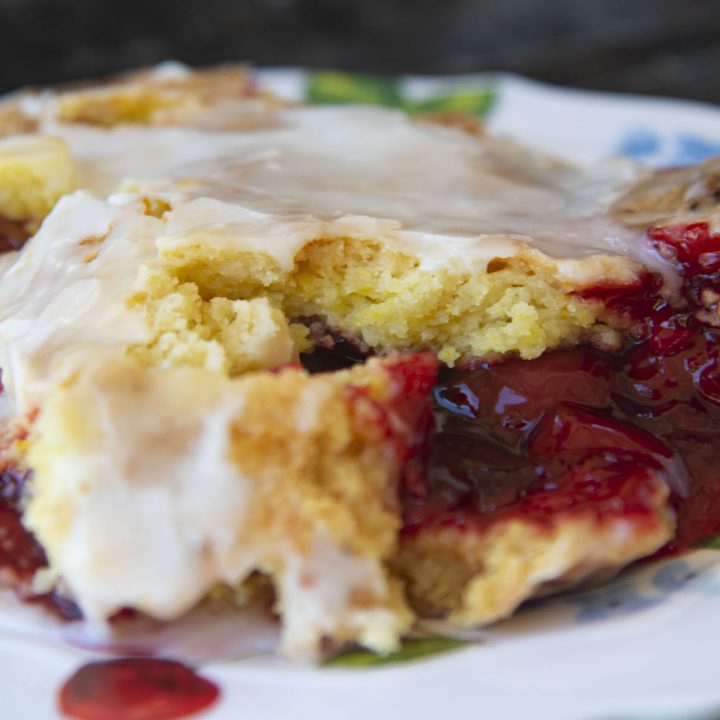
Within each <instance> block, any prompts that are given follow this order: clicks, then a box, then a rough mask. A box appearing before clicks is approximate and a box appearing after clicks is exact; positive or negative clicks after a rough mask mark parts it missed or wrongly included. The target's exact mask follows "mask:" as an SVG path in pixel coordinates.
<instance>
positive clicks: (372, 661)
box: [324, 637, 468, 668]
mask: <svg viewBox="0 0 720 720" xmlns="http://www.w3.org/2000/svg"><path fill="white" fill-rule="evenodd" d="M466 645H468V642H467V641H466V640H456V639H454V638H446V637H424V638H411V639H409V640H405V642H403V644H402V647H401V648H400V649H399V650H397V651H396V652H393V653H389V654H388V655H376V654H375V653H372V652H370V651H369V650H347V651H346V652H342V653H340V654H339V655H335V656H334V657H331V658H330V659H329V660H326V661H325V663H324V665H325V667H340V668H365V667H378V666H381V665H392V664H394V663H403V662H409V661H411V660H421V659H422V658H427V657H432V656H433V655H441V654H442V653H447V652H451V651H452V650H457V649H459V648H461V647H464V646H466Z"/></svg>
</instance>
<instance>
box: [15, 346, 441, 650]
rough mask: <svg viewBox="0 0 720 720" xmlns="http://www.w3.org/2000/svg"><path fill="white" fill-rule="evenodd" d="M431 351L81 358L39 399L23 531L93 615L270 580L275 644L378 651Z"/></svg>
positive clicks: (393, 620) (164, 607)
mask: <svg viewBox="0 0 720 720" xmlns="http://www.w3.org/2000/svg"><path fill="white" fill-rule="evenodd" d="M435 367H436V362H435V360H434V358H433V357H432V356H430V355H415V356H409V357H407V358H401V357H388V358H387V359H384V360H373V361H370V362H369V363H368V364H367V365H364V366H358V367H357V368H354V369H352V370H348V371H344V372H339V373H333V374H321V375H314V376H309V375H308V374H307V373H306V372H305V371H303V370H301V369H295V368H288V369H285V370H281V371H279V372H277V373H275V374H269V373H266V374H252V373H251V374H247V375H244V376H243V377H241V378H238V379H234V380H229V379H226V378H224V377H223V376H222V375H220V374H217V373H213V372H208V371H205V370H197V369H173V370H148V369H146V368H143V367H142V366H140V365H139V364H137V363H136V362H134V361H133V360H128V359H126V360H117V359H112V358H107V357H103V356H101V355H100V356H98V357H95V358H88V359H87V360H86V362H85V363H84V364H83V371H82V372H81V373H78V374H77V375H76V376H75V377H73V378H72V379H70V380H68V381H67V382H65V383H64V384H63V385H61V386H59V387H57V388H56V389H54V390H53V391H52V392H50V393H49V394H48V396H47V397H46V398H45V400H44V402H43V407H42V411H41V413H40V416H39V419H38V420H37V422H36V423H35V425H34V427H33V430H32V433H31V436H30V439H29V441H28V443H29V452H28V454H27V460H28V463H29V464H30V466H31V467H32V469H33V473H34V478H33V481H32V494H31V500H30V503H29V506H28V508H27V511H26V514H25V521H26V523H27V525H28V527H29V528H30V529H31V530H32V531H33V532H34V533H35V535H36V537H37V538H38V540H39V541H40V542H41V544H42V546H43V547H44V548H45V550H46V552H47V554H48V558H49V561H50V564H51V566H52V568H53V570H54V571H55V572H56V573H57V574H58V575H59V576H60V577H61V578H62V580H63V583H64V585H65V586H66V587H67V588H68V589H69V591H70V593H71V596H72V597H73V598H74V599H75V601H76V602H77V603H78V604H79V605H80V607H81V608H82V610H83V612H84V613H85V614H86V616H87V617H88V618H89V619H91V620H95V621H98V620H106V619H108V618H110V617H111V616H112V615H114V614H115V613H116V612H117V611H119V610H121V609H122V608H125V607H131V608H134V609H136V610H138V611H141V612H143V613H146V614H148V615H150V616H152V617H156V618H161V619H165V620H170V619H174V618H177V617H179V616H181V615H182V614H183V613H184V612H186V611H187V610H189V609H191V608H192V607H193V606H194V605H195V604H197V603H198V602H199V601H200V600H201V599H202V598H203V597H204V596H205V595H206V594H207V593H208V592H209V591H210V590H211V589H212V588H213V587H215V586H216V585H217V584H218V583H224V584H227V585H230V586H239V585H240V584H241V583H242V582H243V581H244V580H245V579H247V578H249V577H250V576H251V574H253V573H257V572H260V573H263V574H266V575H268V576H270V578H271V579H272V582H273V584H274V587H275V589H276V592H277V611H278V613H279V614H280V616H281V618H282V621H283V641H282V650H283V651H284V652H285V653H287V654H289V655H294V656H315V655H317V654H318V653H319V651H320V650H321V648H324V649H325V650H327V648H328V644H329V646H331V647H333V646H334V647H337V646H338V645H342V644H343V643H345V642H356V643H360V644H363V645H365V646H366V647H369V648H372V649H374V650H378V651H380V652H387V651H388V650H391V649H393V648H394V647H396V646H397V643H398V641H399V638H400V637H401V636H402V634H403V633H405V632H406V631H407V630H408V628H409V627H410V623H411V621H412V617H413V616H412V614H411V613H410V611H409V610H408V608H407V606H406V604H405V601H404V599H403V594H402V591H401V588H400V586H399V584H398V583H397V581H396V580H395V579H393V578H392V577H391V576H390V574H389V572H388V570H387V568H386V563H387V562H388V560H389V559H390V558H391V557H392V556H393V554H394V552H395V550H396V547H397V536H398V531H399V529H400V516H399V505H398V483H399V477H400V473H401V470H402V467H403V463H404V462H405V460H406V459H407V458H408V456H409V455H410V454H411V451H412V448H413V446H414V444H415V443H417V441H418V440H419V439H420V438H421V437H422V434H423V433H424V431H425V429H426V426H427V422H426V420H427V413H428V411H429V408H428V403H427V396H428V392H429V390H430V388H431V387H432V384H433V382H434V377H435Z"/></svg>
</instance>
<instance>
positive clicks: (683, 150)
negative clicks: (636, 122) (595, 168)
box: [616, 127, 720, 165]
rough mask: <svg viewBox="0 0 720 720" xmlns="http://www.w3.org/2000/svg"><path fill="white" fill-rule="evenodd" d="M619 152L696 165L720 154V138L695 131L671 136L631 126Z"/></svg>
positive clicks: (642, 158)
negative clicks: (708, 136) (702, 134)
mask: <svg viewBox="0 0 720 720" xmlns="http://www.w3.org/2000/svg"><path fill="white" fill-rule="evenodd" d="M616 152H618V153H619V154H620V155H626V156H627V157H631V158H633V159H634V160H638V161H639V162H652V161H658V160H662V164H663V165H692V164H694V163H698V162H702V161H703V160H707V159H708V158H710V157H714V156H715V155H720V140H718V139H715V140H713V139H710V138H707V137H701V136H699V135H695V134H693V133H677V134H675V135H671V136H667V135H662V134H661V133H659V132H657V131H655V130H652V129H651V128H648V127H634V128H630V129H628V130H627V131H626V132H625V134H624V135H623V137H622V138H621V139H620V141H619V142H618V143H617V146H616Z"/></svg>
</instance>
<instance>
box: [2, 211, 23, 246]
mask: <svg viewBox="0 0 720 720" xmlns="http://www.w3.org/2000/svg"><path fill="white" fill-rule="evenodd" d="M28 237H29V234H28V231H27V227H26V226H25V224H24V223H20V222H17V221H15V220H10V219H9V218H6V217H3V216H2V215H0V253H6V252H11V251H13V250H19V249H20V248H21V247H22V246H23V245H24V244H25V241H26V240H27V239H28Z"/></svg>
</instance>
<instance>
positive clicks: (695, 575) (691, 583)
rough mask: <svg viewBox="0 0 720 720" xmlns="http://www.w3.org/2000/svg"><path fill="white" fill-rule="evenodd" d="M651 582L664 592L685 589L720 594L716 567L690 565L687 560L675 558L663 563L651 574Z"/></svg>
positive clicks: (719, 582) (719, 578)
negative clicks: (672, 560)
mask: <svg viewBox="0 0 720 720" xmlns="http://www.w3.org/2000/svg"><path fill="white" fill-rule="evenodd" d="M652 584H653V586H654V587H656V588H657V589H658V590H661V591H662V592H665V593H672V592H679V591H686V592H700V593H702V594H703V595H720V575H719V574H718V573H717V568H713V567H712V566H707V565H692V564H691V563H689V562H688V561H687V560H675V561H674V562H671V563H667V564H666V565H663V566H662V567H661V568H660V569H659V570H658V571H657V572H656V573H655V575H653V578H652Z"/></svg>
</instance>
